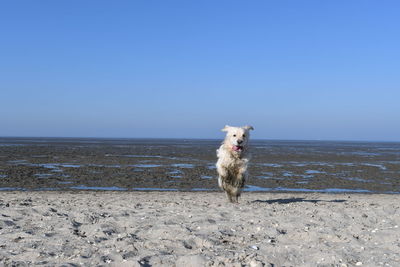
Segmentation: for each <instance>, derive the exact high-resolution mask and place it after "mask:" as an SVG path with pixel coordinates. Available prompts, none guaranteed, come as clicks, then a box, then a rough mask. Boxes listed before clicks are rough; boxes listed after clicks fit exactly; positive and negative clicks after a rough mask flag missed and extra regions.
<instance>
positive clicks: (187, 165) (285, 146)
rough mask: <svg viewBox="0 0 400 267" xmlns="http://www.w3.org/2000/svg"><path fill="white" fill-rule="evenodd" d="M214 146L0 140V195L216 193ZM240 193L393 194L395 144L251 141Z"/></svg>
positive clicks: (397, 167) (399, 186)
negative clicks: (49, 192) (11, 192)
mask: <svg viewBox="0 0 400 267" xmlns="http://www.w3.org/2000/svg"><path fill="white" fill-rule="evenodd" d="M219 144H220V140H184V139H170V140H169V139H78V138H69V139H68V138H63V139H62V138H61V139H60V138H0V190H120V191H132V190H175V191H199V190H200V191H205V190H213V191H218V186H217V179H216V176H217V173H216V170H215V163H216V160H217V158H216V153H215V151H216V149H217V148H218V147H219ZM250 149H251V151H252V155H253V156H252V160H251V163H250V165H249V175H250V178H249V179H248V181H247V182H246V187H245V188H244V191H273V192H283V191H285V192H290V191H292V192H293V191H297V192H298V191H300V192H301V191H304V192H365V193H400V143H383V142H381V143H373V142H319V141H268V140H266V141H265V140H264V141H263V140H252V142H251V144H250Z"/></svg>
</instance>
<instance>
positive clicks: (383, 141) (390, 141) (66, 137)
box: [0, 135, 400, 143]
mask: <svg viewBox="0 0 400 267" xmlns="http://www.w3.org/2000/svg"><path fill="white" fill-rule="evenodd" d="M0 138H37V139H39V138H49V139H56V138H59V139H110V140H112V139H114V140H116V139H124V140H129V139H142V140H143V139H148V140H156V139H161V140H182V139H188V140H222V139H223V138H199V137H102V136H99V137H94V136H86V137H84V136H11V135H10V136H0ZM251 140H254V141H292V142H293V141H294V142H312V141H314V142H376V143H400V140H354V139H353V140H352V139H279V138H252V139H251Z"/></svg>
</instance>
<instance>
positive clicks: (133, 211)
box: [0, 192, 400, 266]
mask: <svg viewBox="0 0 400 267" xmlns="http://www.w3.org/2000/svg"><path fill="white" fill-rule="evenodd" d="M399 207H400V195H388V194H386V195H383V194H382V195H381V194H317V193H315V194H302V193H297V194H286V193H285V194H283V193H282V194H281V193H274V194H271V193H245V194H244V195H243V196H242V198H241V200H240V204H230V203H227V201H226V199H225V196H224V195H223V194H222V193H216V192H210V193H208V192H197V193H196V192H2V193H0V262H1V264H0V265H4V266H31V265H43V266H100V265H104V266H109V265H113V266H163V265H164V266H400V229H399V225H400V209H399Z"/></svg>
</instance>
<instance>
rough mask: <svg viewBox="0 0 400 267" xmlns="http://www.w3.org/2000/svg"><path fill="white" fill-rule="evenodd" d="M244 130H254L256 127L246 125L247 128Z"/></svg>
mask: <svg viewBox="0 0 400 267" xmlns="http://www.w3.org/2000/svg"><path fill="white" fill-rule="evenodd" d="M243 129H246V130H248V131H250V130H254V127H253V126H250V125H246V126H244V127H243Z"/></svg>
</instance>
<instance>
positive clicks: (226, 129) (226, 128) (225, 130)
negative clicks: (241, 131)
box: [221, 125, 231, 132]
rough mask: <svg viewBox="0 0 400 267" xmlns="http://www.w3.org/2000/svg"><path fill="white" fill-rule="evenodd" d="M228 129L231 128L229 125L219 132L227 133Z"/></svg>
mask: <svg viewBox="0 0 400 267" xmlns="http://www.w3.org/2000/svg"><path fill="white" fill-rule="evenodd" d="M229 128H231V126H229V125H225V127H224V128H222V129H221V131H223V132H227V131H229Z"/></svg>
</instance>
